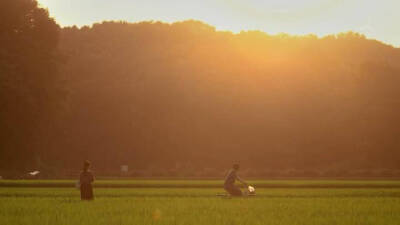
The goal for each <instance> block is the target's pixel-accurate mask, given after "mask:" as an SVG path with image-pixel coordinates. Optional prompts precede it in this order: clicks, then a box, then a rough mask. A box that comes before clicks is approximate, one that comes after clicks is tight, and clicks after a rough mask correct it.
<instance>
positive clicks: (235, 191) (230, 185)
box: [224, 164, 249, 196]
mask: <svg viewBox="0 0 400 225" xmlns="http://www.w3.org/2000/svg"><path fill="white" fill-rule="evenodd" d="M239 168H240V166H239V164H234V165H233V167H232V169H231V170H229V172H228V175H227V176H226V177H225V183H224V189H225V190H226V191H227V192H228V193H229V194H230V195H232V196H242V195H243V194H242V191H241V190H240V188H239V187H237V186H235V181H236V180H238V181H240V182H241V183H242V184H244V185H245V186H246V187H248V186H249V185H248V184H247V183H246V182H245V181H244V180H242V179H241V178H240V177H239V176H238V175H237V174H236V173H237V171H238V170H239Z"/></svg>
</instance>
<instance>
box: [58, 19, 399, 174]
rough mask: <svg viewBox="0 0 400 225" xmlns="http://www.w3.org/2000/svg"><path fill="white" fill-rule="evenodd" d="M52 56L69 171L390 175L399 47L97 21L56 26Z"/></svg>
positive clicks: (342, 38) (342, 37)
mask: <svg viewBox="0 0 400 225" xmlns="http://www.w3.org/2000/svg"><path fill="white" fill-rule="evenodd" d="M60 49H61V51H62V52H63V53H65V54H66V55H67V56H68V61H67V63H66V64H65V65H64V67H63V68H62V72H63V73H64V74H65V75H66V77H67V78H68V85H67V86H68V89H69V90H70V96H69V106H70V120H69V122H68V124H67V125H68V126H67V127H66V129H67V131H68V132H67V133H66V137H68V138H69V140H70V142H69V145H63V146H68V158H69V159H70V160H71V161H73V160H76V159H77V156H78V158H79V157H82V152H84V153H85V154H86V156H85V157H88V158H91V159H92V160H93V161H95V162H96V163H95V164H96V167H105V168H106V167H117V166H118V165H120V164H128V165H131V166H132V167H159V168H171V167H175V165H176V164H182V165H183V166H195V167H211V168H216V167H217V168H220V167H227V166H229V165H230V164H231V163H232V162H235V161H240V162H242V163H243V164H244V165H245V166H246V167H253V168H265V169H277V168H296V169H308V170H310V169H318V168H325V169H327V168H328V169H329V168H330V169H347V168H349V169H350V168H352V169H357V168H394V167H398V168H400V167H399V165H400V148H399V147H400V141H399V134H400V126H399V125H400V99H399V97H400V88H399V86H398V85H399V84H400V49H395V48H393V47H391V46H387V45H384V44H382V43H380V42H378V41H374V40H367V39H366V38H365V37H363V36H362V35H359V34H356V33H344V34H339V35H336V36H327V37H323V38H317V37H316V36H312V35H310V36H299V37H296V36H290V35H284V34H283V35H275V36H271V35H268V34H265V33H262V32H258V31H249V32H242V33H239V34H232V33H229V32H219V31H216V30H215V29H214V28H213V27H211V26H209V25H207V24H204V23H201V22H197V21H185V22H179V23H174V24H165V23H159V22H156V23H150V22H143V23H135V24H128V23H115V22H105V23H102V24H94V25H93V26H92V27H83V28H81V29H77V28H75V27H74V28H64V29H63V30H62V32H61V41H60ZM55 146H58V145H57V144H56V145H55ZM65 151H67V150H65Z"/></svg>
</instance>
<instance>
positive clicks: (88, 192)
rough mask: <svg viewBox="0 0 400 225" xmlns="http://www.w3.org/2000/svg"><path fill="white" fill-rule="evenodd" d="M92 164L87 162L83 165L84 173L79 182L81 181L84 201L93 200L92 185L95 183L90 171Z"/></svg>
mask: <svg viewBox="0 0 400 225" xmlns="http://www.w3.org/2000/svg"><path fill="white" fill-rule="evenodd" d="M89 168H90V162H89V161H85V162H84V163H83V171H82V172H81V175H80V178H79V181H80V190H81V199H82V200H93V199H94V196H93V187H92V183H93V181H94V176H93V174H92V172H90V171H89Z"/></svg>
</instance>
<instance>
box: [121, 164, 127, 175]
mask: <svg viewBox="0 0 400 225" xmlns="http://www.w3.org/2000/svg"><path fill="white" fill-rule="evenodd" d="M128 170H129V167H128V165H121V172H123V173H127V172H128Z"/></svg>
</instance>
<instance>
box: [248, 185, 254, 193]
mask: <svg viewBox="0 0 400 225" xmlns="http://www.w3.org/2000/svg"><path fill="white" fill-rule="evenodd" d="M247 189H248V190H249V193H254V192H255V191H256V189H255V188H254V187H252V186H249V187H247Z"/></svg>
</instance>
